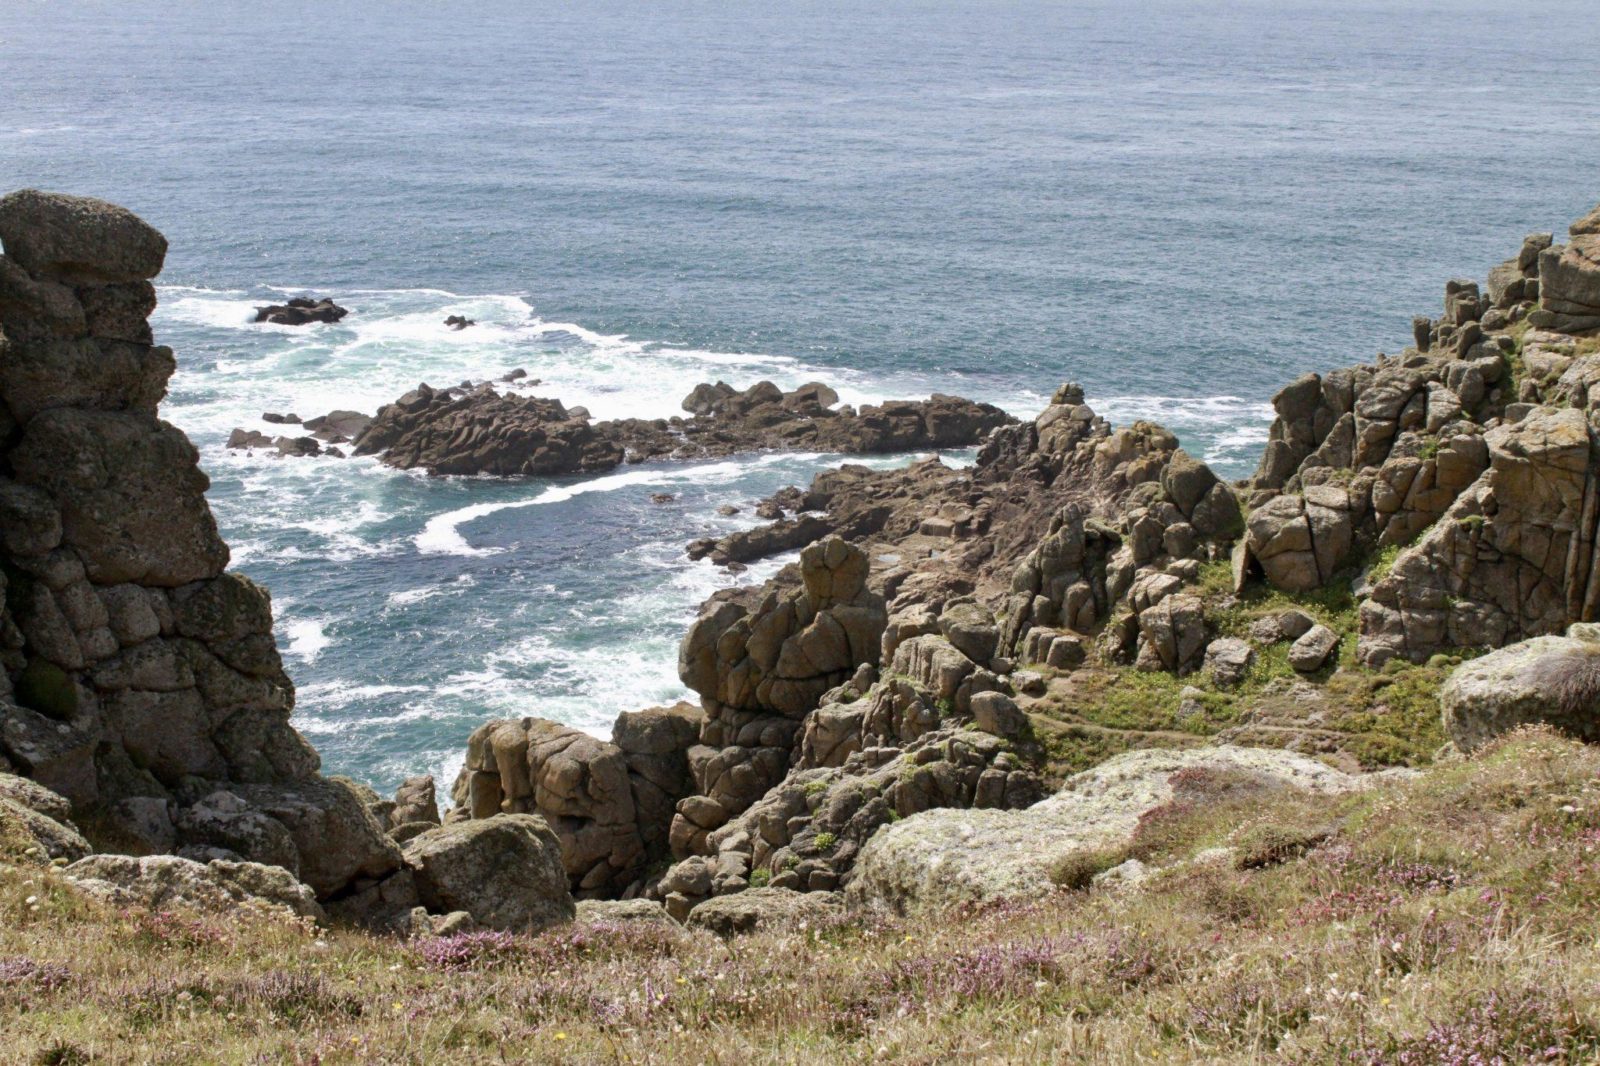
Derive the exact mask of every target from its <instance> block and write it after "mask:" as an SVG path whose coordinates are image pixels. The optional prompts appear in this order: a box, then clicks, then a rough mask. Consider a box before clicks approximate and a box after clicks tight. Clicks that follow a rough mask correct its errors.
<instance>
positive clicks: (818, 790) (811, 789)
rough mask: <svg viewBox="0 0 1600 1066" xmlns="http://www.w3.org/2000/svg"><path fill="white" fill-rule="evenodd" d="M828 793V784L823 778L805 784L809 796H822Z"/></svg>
mask: <svg viewBox="0 0 1600 1066" xmlns="http://www.w3.org/2000/svg"><path fill="white" fill-rule="evenodd" d="M826 791H828V782H826V781H824V780H822V779H821V778H818V779H817V780H815V781H807V782H806V784H805V793H806V795H808V796H820V795H822V793H824V792H826Z"/></svg>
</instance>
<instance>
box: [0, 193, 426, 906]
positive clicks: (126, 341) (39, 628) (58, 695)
mask: <svg viewBox="0 0 1600 1066" xmlns="http://www.w3.org/2000/svg"><path fill="white" fill-rule="evenodd" d="M0 243H3V244H4V247H5V254H4V255H0V564H3V566H0V569H3V577H0V592H3V597H4V598H3V610H0V665H3V667H4V669H3V671H0V760H3V764H8V765H10V766H11V767H14V768H15V769H16V770H18V771H19V772H20V773H22V774H24V775H26V776H28V777H30V778H32V779H34V780H36V781H38V782H40V783H41V784H43V785H45V786H48V787H49V788H50V789H53V790H55V791H56V792H59V793H60V794H61V795H63V796H65V797H66V798H67V799H68V800H70V801H71V803H72V805H73V807H74V809H76V810H80V811H89V810H97V811H99V812H100V813H102V814H104V816H105V817H104V819H103V821H104V822H105V823H106V824H107V825H109V826H111V827H113V828H114V829H115V831H116V832H117V834H118V837H119V843H120V844H121V845H122V846H124V847H128V848H131V849H134V850H137V851H144V852H149V851H167V850H181V849H198V850H200V851H202V852H204V853H205V854H207V855H209V856H210V857H213V858H220V859H222V860H224V861H233V862H237V861H241V860H252V861H253V860H260V861H263V862H267V863H275V864H278V865H281V866H283V867H285V868H287V869H288V870H290V871H291V872H293V873H294V874H296V875H297V876H299V877H300V878H301V880H303V881H305V882H307V883H308V884H309V885H310V886H311V887H312V888H313V889H315V891H316V892H317V893H318V894H319V895H323V896H331V895H336V894H339V893H341V892H344V891H345V890H346V889H347V888H348V887H349V886H350V885H351V884H352V883H353V882H354V881H355V880H358V879H381V878H383V877H387V876H388V875H390V874H391V873H393V872H394V871H395V870H396V869H397V868H398V867H399V865H400V851H399V849H398V848H397V847H396V846H395V845H394V844H393V843H392V842H390V841H389V840H388V838H387V837H386V836H385V835H384V834H383V831H382V829H381V827H379V826H378V825H377V823H376V822H375V821H374V820H373V819H372V818H371V816H370V815H369V814H368V812H367V811H366V809H365V808H364V807H363V806H362V804H361V801H360V799H359V797H357V796H356V795H355V794H354V793H353V792H351V791H350V790H349V789H348V788H346V787H344V786H341V785H338V784H337V783H334V782H330V781H327V780H325V779H323V778H321V777H319V776H318V775H317V769H318V759H317V755H316V752H314V751H313V750H312V749H311V747H310V746H309V745H308V744H306V742H305V741H304V740H303V739H302V738H301V737H300V735H299V734H298V733H296V732H295V730H294V729H293V728H292V727H291V726H290V725H289V714H290V711H291V710H292V709H293V706H294V687H293V685H292V684H291V683H290V681H289V678H288V677H287V676H286V675H285V673H284V671H283V665H282V662H281V661H280V659H279V657H278V651H277V647H276V644H275V643H274V640H273V636H272V607H271V601H270V599H269V597H268V596H267V593H266V591H265V590H264V589H262V588H260V587H259V586H257V585H255V584H254V583H253V582H251V581H250V580H249V579H248V578H245V577H243V576H241V575H238V574H231V573H227V572H225V569H224V568H225V567H226V566H227V563H228V549H227V546H226V545H225V544H223V542H222V540H221V538H220V537H219V536H218V534H217V528H216V523H215V521H214V520H213V519H212V516H211V511H210V508H209V507H208V506H207V504H206V500H205V491H206V489H207V488H208V486H209V482H208V480H207V478H206V476H205V474H204V472H202V471H201V470H200V468H199V463H198V460H199V457H198V453H197V452H196V450H195V448H194V447H193V445H191V444H190V443H189V441H188V439H187V438H186V437H185V436H184V435H183V433H182V432H181V431H179V430H178V429H176V428H174V427H172V426H170V425H168V424H166V423H164V422H162V421H160V419H159V418H158V417H157V405H158V403H159V402H160V400H161V398H162V396H163V395H164V394H165V391H166V384H167V379H168V377H169V376H170V375H171V373H172V370H173V367H174V360H173V355H172V352H171V351H170V350H169V349H167V348H163V347H160V346H158V345H156V344H154V343H153V340H154V338H153V337H152V335H151V332H150V328H149V325H148V322H147V321H146V319H147V317H148V315H149V314H150V312H151V310H152V309H153V308H154V306H155V293H154V289H153V288H152V287H151V284H150V280H151V279H152V278H153V277H154V276H155V275H156V274H157V273H158V272H159V271H160V269H161V265H162V261H163V258H164V256H165V253H166V241H165V239H164V238H163V237H162V236H161V235H160V234H159V233H157V232H156V231H155V230H154V229H152V228H151V227H150V226H148V225H146V224H145V223H144V222H142V221H140V220H139V219H138V218H137V217H136V216H134V215H133V214H132V213H130V212H128V211H125V210H123V209H122V208H119V207H116V206H114V205H111V204H107V203H104V202H102V201H98V200H91V199H86V198H83V197H73V196H64V195H60V194H55V193H43V192H37V191H32V190H29V191H24V192H19V193H13V194H11V195H9V196H6V197H3V198H0ZM222 797H227V798H226V799H224V798H222Z"/></svg>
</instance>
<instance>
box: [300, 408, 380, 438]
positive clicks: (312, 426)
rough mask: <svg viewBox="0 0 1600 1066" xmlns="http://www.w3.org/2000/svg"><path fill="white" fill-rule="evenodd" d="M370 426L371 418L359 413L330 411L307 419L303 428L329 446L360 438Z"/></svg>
mask: <svg viewBox="0 0 1600 1066" xmlns="http://www.w3.org/2000/svg"><path fill="white" fill-rule="evenodd" d="M371 424H372V416H371V415H364V414H362V413H361V412H360V411H330V412H328V413H327V414H325V415H319V416H318V417H316V418H308V419H306V422H305V428H306V429H308V430H310V431H311V434H312V436H314V437H316V438H317V439H318V440H320V441H325V442H327V443H330V444H343V443H345V442H346V441H352V440H355V439H356V438H357V437H359V436H361V434H362V433H363V432H365V431H366V428H367V427H368V426H369V425H371Z"/></svg>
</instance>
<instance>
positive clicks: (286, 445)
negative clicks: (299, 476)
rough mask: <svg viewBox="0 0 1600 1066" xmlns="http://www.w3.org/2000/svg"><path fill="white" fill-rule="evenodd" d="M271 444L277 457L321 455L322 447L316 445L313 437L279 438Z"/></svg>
mask: <svg viewBox="0 0 1600 1066" xmlns="http://www.w3.org/2000/svg"><path fill="white" fill-rule="evenodd" d="M272 443H273V445H274V446H275V447H276V448H277V449H278V454H279V455H288V456H310V455H321V454H322V445H320V444H318V443H317V438H315V437H279V438H278V439H276V440H274V441H273V442H272Z"/></svg>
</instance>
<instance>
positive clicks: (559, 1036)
mask: <svg viewBox="0 0 1600 1066" xmlns="http://www.w3.org/2000/svg"><path fill="white" fill-rule="evenodd" d="M566 1038H567V1034H566V1033H557V1034H556V1039H557V1040H565V1039H566Z"/></svg>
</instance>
